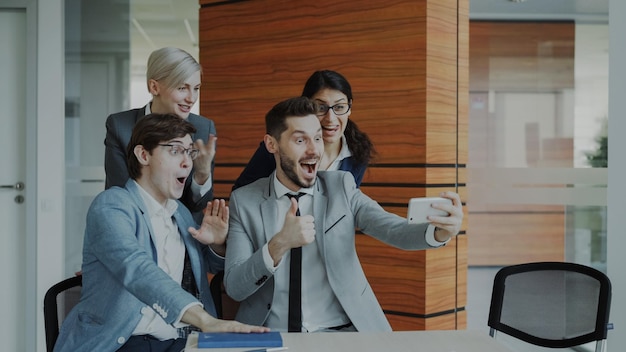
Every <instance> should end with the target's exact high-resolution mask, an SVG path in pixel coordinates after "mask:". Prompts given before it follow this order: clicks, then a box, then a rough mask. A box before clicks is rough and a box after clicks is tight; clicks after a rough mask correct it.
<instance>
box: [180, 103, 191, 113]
mask: <svg viewBox="0 0 626 352" xmlns="http://www.w3.org/2000/svg"><path fill="white" fill-rule="evenodd" d="M178 107H179V108H180V111H182V112H189V111H190V110H191V106H189V105H180V104H178Z"/></svg>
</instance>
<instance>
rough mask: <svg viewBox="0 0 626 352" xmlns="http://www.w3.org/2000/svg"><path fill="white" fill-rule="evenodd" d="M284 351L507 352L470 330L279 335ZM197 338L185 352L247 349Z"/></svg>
mask: <svg viewBox="0 0 626 352" xmlns="http://www.w3.org/2000/svg"><path fill="white" fill-rule="evenodd" d="M281 336H282V338H283V345H284V346H287V347H288V348H289V349H288V350H287V352H319V351H324V352H335V351H336V352H340V351H341V352H346V351H356V352H368V351H371V352H374V351H376V352H416V351H425V352H511V350H510V349H508V348H507V347H506V346H504V345H502V344H501V343H499V342H498V341H497V340H495V339H493V338H491V337H490V336H489V334H488V333H487V332H485V333H482V332H479V331H473V330H436V331H433V330H429V331H398V332H388V333H360V332H328V333H323V332H322V333H310V334H306V333H303V334H294V333H291V334H290V333H281ZM197 346H198V335H196V334H192V335H190V336H189V339H188V340H187V346H186V347H185V352H202V351H214V352H242V351H250V350H254V349H255V348H253V347H247V348H202V349H200V348H198V347H197Z"/></svg>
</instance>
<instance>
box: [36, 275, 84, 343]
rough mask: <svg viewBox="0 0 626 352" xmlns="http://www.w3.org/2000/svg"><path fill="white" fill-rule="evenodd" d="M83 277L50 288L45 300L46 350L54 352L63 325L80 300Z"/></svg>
mask: <svg viewBox="0 0 626 352" xmlns="http://www.w3.org/2000/svg"><path fill="white" fill-rule="evenodd" d="M82 285H83V277H82V275H77V276H74V277H70V278H69V279H65V280H63V281H61V282H59V283H57V284H55V285H54V286H52V287H50V288H49V289H48V291H47V292H46V295H45V296H44V299H43V316H44V324H45V328H46V350H47V351H48V352H52V350H53V349H54V344H55V343H56V341H57V337H58V336H59V328H60V327H61V323H62V322H63V320H64V319H65V317H66V316H67V314H68V313H69V312H70V310H71V309H72V308H73V307H74V306H75V305H76V303H78V301H79V300H80V290H81V288H82Z"/></svg>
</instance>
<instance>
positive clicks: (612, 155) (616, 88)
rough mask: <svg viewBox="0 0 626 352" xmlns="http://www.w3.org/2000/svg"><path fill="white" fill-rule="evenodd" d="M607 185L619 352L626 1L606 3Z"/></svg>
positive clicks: (614, 350)
mask: <svg viewBox="0 0 626 352" xmlns="http://www.w3.org/2000/svg"><path fill="white" fill-rule="evenodd" d="M609 9H610V11H609V41H610V45H609V73H610V74H609V182H608V183H609V185H608V191H609V192H608V246H607V247H608V249H607V267H608V275H609V277H610V278H611V281H612V283H613V301H612V307H611V322H613V324H614V325H615V330H613V331H610V332H609V340H608V349H607V350H608V351H609V352H621V351H624V348H625V347H624V346H626V333H624V332H626V300H624V298H626V275H624V268H626V255H624V251H625V250H626V230H625V229H624V221H623V218H624V211H625V210H626V182H624V180H626V158H624V155H623V154H622V151H623V150H625V149H626V138H624V133H626V116H624V115H623V114H624V113H626V99H625V93H624V92H626V67H624V63H625V62H626V47H625V46H624V45H623V42H624V33H626V20H625V18H626V1H624V0H610V2H609Z"/></svg>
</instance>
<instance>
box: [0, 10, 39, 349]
mask: <svg viewBox="0 0 626 352" xmlns="http://www.w3.org/2000/svg"><path fill="white" fill-rule="evenodd" d="M0 46H1V48H0V107H1V108H0V141H1V143H2V144H1V145H2V147H0V164H1V165H2V167H0V186H2V188H1V189H0V238H1V242H0V282H2V288H1V289H0V311H1V312H2V315H3V317H2V320H3V321H4V322H5V324H2V325H0V326H1V327H0V341H2V350H4V351H24V349H25V347H24V341H25V333H24V330H25V329H24V328H25V317H24V316H25V306H26V304H25V298H24V297H25V294H24V292H25V290H26V279H25V273H26V270H25V260H26V234H25V229H26V220H25V219H26V216H25V213H26V211H25V209H26V204H25V203H23V202H22V201H23V199H24V197H25V194H24V191H23V190H20V189H18V188H21V186H18V187H15V185H16V184H18V183H23V182H24V181H25V180H26V161H25V157H26V99H27V97H28V94H27V92H26V11H25V10H24V9H17V10H13V9H3V8H0ZM24 187H25V188H28V187H29V185H24ZM32 259H33V260H34V258H32Z"/></svg>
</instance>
